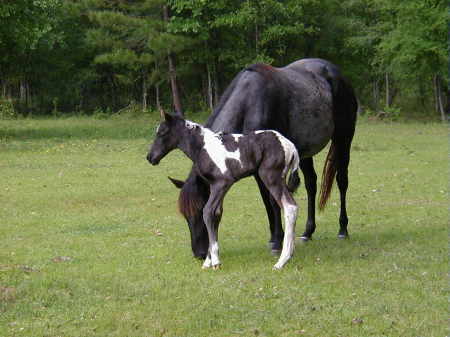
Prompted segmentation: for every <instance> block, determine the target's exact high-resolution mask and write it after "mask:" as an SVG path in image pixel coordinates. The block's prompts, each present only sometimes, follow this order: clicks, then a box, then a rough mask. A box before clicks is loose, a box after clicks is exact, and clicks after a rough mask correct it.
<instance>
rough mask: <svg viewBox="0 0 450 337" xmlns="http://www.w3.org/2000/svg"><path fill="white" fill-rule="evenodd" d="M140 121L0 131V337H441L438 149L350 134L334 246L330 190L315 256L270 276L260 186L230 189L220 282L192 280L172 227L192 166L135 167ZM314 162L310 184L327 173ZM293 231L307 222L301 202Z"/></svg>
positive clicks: (180, 229)
mask: <svg viewBox="0 0 450 337" xmlns="http://www.w3.org/2000/svg"><path fill="white" fill-rule="evenodd" d="M154 127H155V122H154V121H152V120H151V119H130V120H126V119H120V118H119V119H109V120H95V119H92V118H69V119H61V120H55V119H49V120H28V119H23V120H16V121H0V153H1V157H0V172H1V179H2V183H1V184H0V203H1V205H2V206H1V208H0V240H1V241H0V243H1V244H0V336H2V337H3V336H5V337H6V336H8V337H9V336H30V337H39V336H52V337H53V336H54V337H56V336H64V337H69V336H70V337H75V336H80V337H88V336H118V337H125V336H135V337H145V336H183V337H184V336H193V337H203V336H213V337H220V336H224V337H225V336H226V337H228V336H319V337H324V336H325V337H326V336H342V337H344V336H347V337H349V336H352V337H364V336H377V337H378V336H389V337H393V336H402V337H410V336H411V337H415V336H423V337H433V336H435V337H438V336H439V337H443V336H445V335H446V334H448V329H447V326H448V323H447V319H448V304H447V300H446V298H445V295H446V294H447V290H448V279H447V271H448V258H447V256H448V251H447V245H448V232H447V223H448V210H447V208H448V181H447V177H448V176H447V175H448V164H447V163H448V159H447V158H448V157H447V156H448V148H447V146H448V145H447V144H448V140H447V137H446V136H447V132H448V131H447V129H446V128H445V127H443V126H441V125H438V124H419V123H407V124H398V123H392V124H388V123H373V122H361V123H359V125H358V128H357V134H356V136H355V140H354V146H353V152H352V160H351V167H350V189H349V193H348V211H349V215H350V217H349V219H350V224H349V230H350V235H351V238H350V240H344V241H342V240H338V239H337V238H336V234H337V230H338V206H339V202H338V196H337V192H336V191H337V189H336V188H335V190H334V192H333V194H332V197H331V200H330V202H329V205H328V207H327V209H326V210H325V212H324V213H320V214H318V217H317V223H318V228H317V231H316V234H315V236H314V240H313V241H312V242H310V243H308V244H305V245H297V249H296V253H295V256H294V259H293V260H292V261H290V262H289V263H288V265H287V266H286V267H285V269H284V270H282V271H279V272H275V271H272V265H273V264H274V263H275V262H276V258H275V257H273V256H271V255H270V254H269V252H268V250H267V240H268V237H269V234H268V226H267V221H266V216H265V212H264V209H263V206H262V202H261V201H260V197H259V195H258V193H257V189H256V184H255V183H254V182H253V180H252V179H246V180H244V181H242V182H240V183H238V184H236V185H235V186H234V187H233V188H232V190H231V191H230V193H229V195H228V196H227V198H226V200H225V207H224V217H223V220H222V224H221V227H220V244H221V260H222V263H223V266H222V269H221V270H219V271H211V270H208V271H203V270H201V262H200V261H197V260H194V259H193V258H192V257H191V251H190V243H189V237H188V235H189V232H188V228H187V225H186V223H185V221H184V220H183V218H182V217H181V216H180V215H179V214H178V213H177V211H176V206H175V204H176V200H177V197H178V192H177V190H176V189H175V188H174V187H173V186H172V185H171V183H170V182H169V181H168V179H167V178H166V177H167V176H168V175H171V176H174V177H176V178H184V177H185V176H186V175H187V173H188V171H189V169H190V162H189V161H188V160H187V159H186V158H184V156H183V155H182V154H181V153H180V152H174V153H171V154H170V155H169V156H168V157H167V158H166V159H165V160H163V161H162V163H161V164H160V165H159V166H157V167H151V166H150V165H149V164H148V163H147V162H146V161H145V159H144V158H145V155H146V152H147V149H148V145H149V142H150V140H151V138H152V137H153V135H154ZM324 154H325V153H322V154H321V155H320V156H319V157H318V158H317V160H316V169H317V171H318V172H321V170H322V161H323V158H324ZM296 199H297V200H298V202H299V205H300V215H299V220H298V221H297V228H298V232H299V233H301V232H302V230H303V226H304V221H305V209H306V204H305V203H306V201H305V192H304V190H303V188H302V189H301V190H299V192H298V193H297V195H296Z"/></svg>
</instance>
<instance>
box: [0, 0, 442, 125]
mask: <svg viewBox="0 0 450 337" xmlns="http://www.w3.org/2000/svg"><path fill="white" fill-rule="evenodd" d="M448 13H449V12H448V8H447V4H446V2H445V1H443V0H408V1H404V0H370V1H369V0H278V1H276V0H245V1H243V0H168V1H162V0H108V1H106V0H3V1H2V2H0V117H3V118H5V117H15V116H30V115H32V116H36V115H45V114H54V115H58V116H59V115H63V114H73V113H77V114H78V113H79V114H104V115H105V116H108V115H111V114H116V113H120V112H123V111H134V113H137V114H140V113H149V112H152V111H155V110H158V109H159V108H160V107H161V106H163V107H165V108H166V109H177V110H183V111H185V112H187V113H190V112H196V111H207V110H210V109H212V108H213V106H214V105H215V104H216V103H217V102H218V100H219V98H220V95H221V93H222V92H223V91H224V89H225V88H226V86H227V85H228V84H229V82H230V81H231V80H232V78H233V77H234V76H235V75H236V74H237V73H238V72H239V71H240V70H241V69H243V68H244V67H246V66H247V65H249V64H252V63H257V62H265V63H269V64H272V65H273V66H278V67H281V66H284V65H287V64H289V63H290V62H293V61H295V60H297V59H300V58H305V57H320V58H324V59H327V60H330V61H331V62H333V63H335V64H337V65H339V66H340V67H341V69H342V70H343V72H344V73H345V75H346V76H347V77H348V78H349V79H350V80H351V82H352V83H353V85H354V87H355V90H356V92H357V95H358V97H359V100H360V105H361V111H360V112H361V113H363V114H364V113H366V114H374V115H377V116H383V115H386V114H387V115H390V116H398V115H401V116H402V117H405V118H412V117H415V116H425V117H427V118H441V119H442V120H445V118H446V110H447V109H448V103H447V98H448V90H447V88H448V77H447V71H448Z"/></svg>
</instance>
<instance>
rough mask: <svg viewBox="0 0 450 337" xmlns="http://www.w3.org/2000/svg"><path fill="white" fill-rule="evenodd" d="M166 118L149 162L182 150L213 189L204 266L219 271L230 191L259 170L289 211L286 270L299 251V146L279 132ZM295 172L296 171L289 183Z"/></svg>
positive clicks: (207, 211) (281, 261)
mask: <svg viewBox="0 0 450 337" xmlns="http://www.w3.org/2000/svg"><path fill="white" fill-rule="evenodd" d="M163 117H164V121H163V122H162V123H161V124H160V125H159V126H158V129H157V132H156V139H155V141H154V142H153V145H152V146H151V149H150V151H149V153H148V155H147V159H148V161H149V162H150V163H151V164H152V165H157V164H158V163H159V161H160V160H161V159H162V158H164V156H166V155H167V154H168V153H169V152H170V151H172V150H173V149H175V148H178V149H180V150H181V151H183V152H184V153H185V154H186V156H188V157H189V158H190V159H191V160H192V161H193V163H194V165H193V169H194V170H195V171H196V172H197V173H198V174H199V175H200V177H202V179H204V180H205V181H206V182H207V183H208V184H209V187H210V195H209V198H208V201H207V203H206V205H205V207H204V208H203V220H204V222H205V224H206V228H207V231H208V238H209V248H208V255H207V256H206V259H205V261H204V263H203V268H210V267H212V268H213V269H217V268H219V266H220V260H219V244H218V229H219V222H220V219H221V217H222V205H223V199H224V197H225V194H226V193H227V192H228V190H229V189H230V187H231V186H232V185H233V184H234V183H235V182H236V181H238V180H240V179H242V178H244V177H247V176H250V175H254V174H257V175H258V176H259V177H260V178H261V180H262V181H263V182H264V184H265V186H266V187H267V189H268V190H269V191H270V193H271V195H272V196H273V197H274V199H275V200H276V202H277V203H278V205H279V206H280V208H282V209H283V213H284V222H285V234H284V239H283V249H282V252H281V255H280V258H279V260H278V262H277V263H276V264H275V265H274V269H280V268H282V267H283V266H284V265H285V264H286V262H287V261H288V260H289V259H290V258H291V256H292V254H293V253H294V240H295V221H296V219H297V204H296V202H295V200H294V198H293V197H292V194H291V192H294V191H295V190H296V189H297V188H298V185H299V184H300V179H299V177H298V169H299V156H298V152H297V150H296V148H295V145H294V144H293V143H292V142H290V141H289V140H288V139H287V138H285V137H283V136H282V135H281V134H280V133H278V132H277V131H272V130H264V131H254V132H251V133H249V134H247V135H241V134H222V133H215V132H213V131H211V130H210V129H208V128H205V127H203V126H201V125H199V124H197V123H194V122H191V121H188V120H185V119H183V118H181V117H178V116H172V115H169V114H166V113H163ZM289 170H291V175H290V177H289V182H288V184H286V175H287V173H288V171H289Z"/></svg>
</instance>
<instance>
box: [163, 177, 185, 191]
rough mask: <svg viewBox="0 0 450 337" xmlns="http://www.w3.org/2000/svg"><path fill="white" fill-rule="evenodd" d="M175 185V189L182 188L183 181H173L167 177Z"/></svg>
mask: <svg viewBox="0 0 450 337" xmlns="http://www.w3.org/2000/svg"><path fill="white" fill-rule="evenodd" d="M167 178H169V180H170V181H171V182H172V184H174V185H175V187H176V188H182V187H183V186H184V181H181V180H177V179H173V178H171V177H167Z"/></svg>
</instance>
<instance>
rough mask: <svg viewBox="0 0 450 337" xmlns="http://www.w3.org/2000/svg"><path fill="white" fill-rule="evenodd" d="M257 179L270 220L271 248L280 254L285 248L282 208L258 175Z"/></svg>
mask: <svg viewBox="0 0 450 337" xmlns="http://www.w3.org/2000/svg"><path fill="white" fill-rule="evenodd" d="M255 179H256V182H257V183H258V187H259V192H260V193H261V197H262V199H263V202H264V206H265V207H266V212H267V218H268V219H269V225H270V240H269V246H270V249H271V251H272V252H273V253H276V254H278V253H279V252H280V251H281V248H282V247H283V237H284V231H283V227H282V225H281V210H280V206H278V204H277V202H276V201H275V200H274V199H273V197H272V196H271V195H270V192H269V191H268V190H267V188H266V186H265V185H264V183H263V182H262V180H261V178H259V176H257V175H256V176H255Z"/></svg>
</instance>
